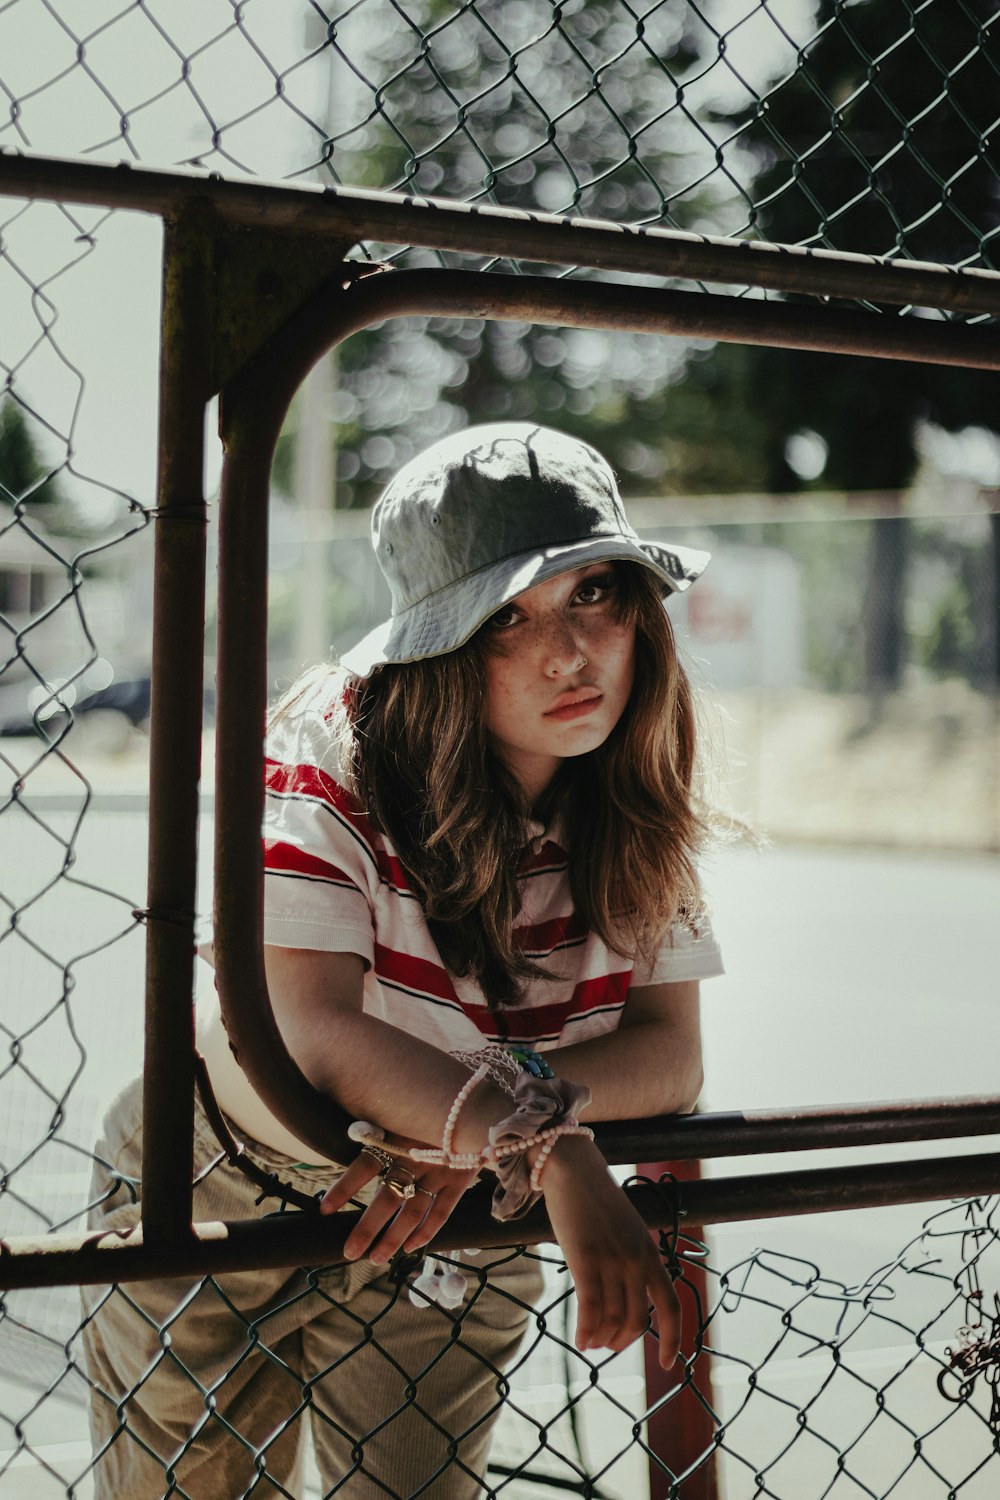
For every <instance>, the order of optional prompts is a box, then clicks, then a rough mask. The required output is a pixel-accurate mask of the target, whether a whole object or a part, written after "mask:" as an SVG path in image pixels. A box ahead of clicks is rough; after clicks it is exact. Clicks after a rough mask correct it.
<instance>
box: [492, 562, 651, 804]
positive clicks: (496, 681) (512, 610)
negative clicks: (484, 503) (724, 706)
mask: <svg viewBox="0 0 1000 1500" xmlns="http://www.w3.org/2000/svg"><path fill="white" fill-rule="evenodd" d="M619 613H620V595H619V583H618V580H617V576H616V574H615V571H614V568H613V566H609V565H608V564H606V563H605V564H591V565H590V566H589V567H586V568H581V569H576V570H574V571H573V572H571V573H566V574H560V575H558V576H557V577H556V578H553V579H549V580H547V581H546V582H545V583H541V584H537V585H536V586H535V587H534V588H532V589H527V590H526V591H525V592H524V593H523V594H520V595H519V596H518V597H517V598H516V599H515V600H514V601H513V602H512V604H511V605H510V606H508V607H507V609H505V610H503V611H501V612H499V613H498V614H497V615H496V616H494V617H493V620H492V621H491V622H490V623H489V625H487V626H486V627H484V629H487V630H489V631H490V645H491V652H490V654H489V655H487V657H486V685H487V694H486V728H487V731H488V733H489V736H490V739H491V742H492V744H493V748H494V749H495V750H496V752H497V753H498V754H499V755H500V757H501V759H503V760H504V762H505V763H506V765H507V766H508V768H509V769H510V770H511V771H512V772H513V773H514V775H515V776H516V777H517V778H518V780H519V781H520V782H521V784H522V786H523V787H524V789H525V791H526V792H527V793H528V795H529V796H531V797H533V796H537V795H538V793H539V792H540V791H541V790H543V789H544V787H545V786H546V785H547V784H548V781H550V780H551V778H552V776H553V775H554V774H555V772H556V770H557V769H558V766H559V764H560V763H561V762H562V761H563V760H565V759H567V758H569V757H572V756H577V755H584V754H586V753H587V752H588V751H590V750H594V749H596V748H597V747H598V746H599V745H602V744H603V743H604V741H605V740H606V739H607V737H608V735H609V734H610V733H611V732H612V730H613V729H614V727H615V725H616V724H617V723H618V720H619V719H620V718H621V715H622V713H623V712H624V710H625V707H626V705H627V703H628V700H629V696H630V694H631V691H632V684H633V681H634V675H635V626H634V624H633V623H632V622H630V621H629V622H626V621H622V620H621V619H619Z"/></svg>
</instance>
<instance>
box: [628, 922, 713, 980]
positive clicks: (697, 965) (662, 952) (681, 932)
mask: <svg viewBox="0 0 1000 1500" xmlns="http://www.w3.org/2000/svg"><path fill="white" fill-rule="evenodd" d="M724 972H725V970H724V967H723V963H722V951H721V949H720V948H719V944H718V943H717V942H716V939H715V934H714V932H713V931H712V924H711V922H710V921H709V920H708V918H707V917H705V916H702V917H699V919H698V923H697V925H696V926H695V927H694V928H691V927H688V926H685V925H682V924H681V923H677V924H675V926H673V927H672V928H671V929H670V931H669V932H668V933H667V935H666V937H665V938H664V939H663V942H662V943H661V944H660V948H659V951H658V952H657V954H656V955H655V957H654V958H653V961H652V963H648V964H646V963H643V961H642V960H641V959H639V958H637V959H636V962H635V966H634V968H633V970H632V979H631V986H630V987H631V988H632V989H638V988H639V987H640V986H643V985H649V984H679V983H680V982H681V981H683V980H685V979H715V978H717V977H718V975H720V974H723V973H724Z"/></svg>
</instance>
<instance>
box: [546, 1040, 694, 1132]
mask: <svg viewBox="0 0 1000 1500" xmlns="http://www.w3.org/2000/svg"><path fill="white" fill-rule="evenodd" d="M546 1060H547V1061H548V1062H549V1063H550V1064H551V1065H552V1068H553V1069H554V1071H555V1072H556V1073H558V1074H559V1076H560V1077H562V1078H571V1079H572V1080H573V1082H574V1083H584V1084H586V1085H587V1087H588V1088H589V1089H590V1092H591V1104H590V1107H589V1109H588V1110H587V1114H586V1118H587V1119H588V1120H629V1119H638V1118H640V1117H642V1116H646V1115H672V1114H685V1113H687V1112H688V1111H690V1110H692V1109H694V1107H695V1105H696V1104H697V1102H698V1095H699V1094H700V1092H701V1086H702V1082H703V1076H702V1065H701V1048H700V1046H699V1045H698V1044H697V1039H692V1038H691V1037H690V1036H688V1035H687V1033H686V1032H684V1031H679V1030H678V1029H677V1028H676V1027H673V1026H671V1025H669V1024H668V1023H666V1022H663V1021H645V1022H640V1023H639V1024H638V1025H635V1026H629V1027H622V1028H619V1030H617V1031H611V1032H608V1033H606V1034H605V1035H604V1036H599V1037H593V1038H592V1039H591V1040H590V1041H586V1042H576V1043H574V1044H573V1045H572V1046H569V1047H558V1048H556V1049H554V1050H553V1051H552V1052H547V1053H546Z"/></svg>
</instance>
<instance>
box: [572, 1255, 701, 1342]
mask: <svg viewBox="0 0 1000 1500" xmlns="http://www.w3.org/2000/svg"><path fill="white" fill-rule="evenodd" d="M576 1293H577V1304H578V1315H577V1325H576V1347H577V1348H578V1349H579V1350H581V1352H585V1351H586V1350H588V1349H611V1350H613V1351H614V1352H615V1353H620V1352H621V1350H622V1349H627V1348H628V1346H629V1345H630V1344H633V1343H635V1341H636V1339H638V1338H641V1337H642V1336H643V1334H644V1333H645V1332H646V1331H647V1329H648V1328H649V1304H650V1301H651V1302H652V1305H653V1311H654V1312H655V1314H656V1321H657V1327H658V1329H659V1341H660V1364H661V1365H662V1366H663V1368H664V1369H665V1370H667V1369H669V1368H670V1366H671V1365H672V1364H673V1363H674V1360H675V1359H676V1357H677V1352H678V1349H679V1347H680V1327H681V1315H680V1303H679V1302H678V1300H677V1294H676V1292H675V1291H674V1288H673V1285H672V1283H671V1281H670V1278H669V1276H668V1275H667V1273H666V1271H665V1270H664V1269H663V1266H662V1264H661V1263H660V1261H659V1258H658V1257H657V1258H656V1259H655V1262H654V1263H653V1265H652V1267H650V1266H648V1265H642V1264H639V1263H636V1264H631V1263H628V1262H619V1263H618V1264H617V1265H614V1266H610V1267H605V1274H604V1275H603V1276H602V1275H601V1274H600V1273H599V1272H598V1271H597V1270H596V1268H595V1269H594V1270H593V1271H590V1270H584V1269H583V1268H580V1267H578V1268H577V1272H576ZM647 1297H648V1299H649V1300H647Z"/></svg>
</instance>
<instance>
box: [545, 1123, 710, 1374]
mask: <svg viewBox="0 0 1000 1500" xmlns="http://www.w3.org/2000/svg"><path fill="white" fill-rule="evenodd" d="M542 1186H543V1188H544V1191H545V1206H546V1208H547V1210H548V1214H549V1221H550V1223H551V1225H552V1229H553V1232H554V1234H555V1237H556V1239H557V1241H558V1242H559V1246H560V1249H561V1250H562V1252H563V1255H564V1256H565V1257H566V1265H567V1268H568V1270H569V1273H570V1275H571V1276H572V1278H573V1284H574V1286H575V1287H576V1295H577V1302H578V1314H577V1324H576V1347H577V1348H578V1349H579V1350H581V1351H584V1350H587V1349H613V1350H614V1351H615V1352H616V1353H617V1352H618V1351H620V1350H622V1349H625V1348H626V1347H627V1346H628V1345H629V1344H631V1343H633V1342H634V1341H635V1340H636V1339H638V1338H641V1337H642V1335H643V1334H644V1333H645V1332H646V1329H647V1328H648V1326H649V1308H650V1305H652V1308H653V1311H654V1313H655V1314H656V1324H657V1328H658V1331H659V1339H660V1364H661V1365H662V1367H663V1368H664V1369H665V1370H669V1368H670V1366H671V1365H672V1364H673V1363H674V1360H675V1359H676V1358H677V1352H678V1349H679V1347H680V1333H681V1309H680V1303H679V1302H678V1300H677V1293H676V1292H675V1291H674V1287H673V1283H672V1282H671V1280H670V1277H669V1276H668V1275H667V1272H666V1270H665V1268H664V1265H663V1261H662V1260H661V1259H660V1255H659V1253H658V1251H657V1249H656V1246H655V1245H654V1244H653V1241H652V1240H651V1239H650V1235H649V1231H648V1229H647V1228H646V1226H645V1224H644V1223H643V1221H642V1219H641V1218H640V1217H639V1215H638V1214H637V1213H636V1211H635V1209H634V1208H633V1207H632V1205H631V1203H630V1202H629V1200H628V1198H627V1197H626V1195H625V1193H624V1192H623V1191H622V1189H621V1188H620V1187H619V1185H618V1183H617V1182H615V1180H614V1178H613V1177H611V1175H610V1173H609V1172H608V1168H607V1163H606V1162H605V1160H604V1158H603V1156H602V1155H601V1153H600V1152H599V1151H598V1149H597V1147H596V1146H594V1145H593V1143H592V1142H591V1141H587V1140H582V1139H580V1138H579V1137H567V1138H565V1139H564V1140H561V1141H560V1142H559V1144H558V1146H557V1147H556V1149H555V1150H554V1151H553V1153H552V1155H551V1157H550V1158H549V1161H548V1163H547V1165H546V1167H545V1171H544V1173H543V1175H542Z"/></svg>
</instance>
